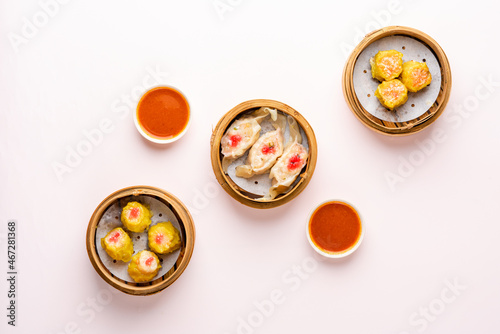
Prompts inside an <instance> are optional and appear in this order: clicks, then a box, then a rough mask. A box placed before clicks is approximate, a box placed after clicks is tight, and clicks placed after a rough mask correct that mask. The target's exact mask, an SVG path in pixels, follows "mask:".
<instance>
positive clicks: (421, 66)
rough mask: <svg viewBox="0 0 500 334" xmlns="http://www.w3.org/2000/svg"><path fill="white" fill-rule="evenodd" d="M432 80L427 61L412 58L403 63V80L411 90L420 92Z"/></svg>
mask: <svg viewBox="0 0 500 334" xmlns="http://www.w3.org/2000/svg"><path fill="white" fill-rule="evenodd" d="M431 81H432V76H431V72H429V68H428V67H427V64H426V63H420V62H418V61H413V60H410V61H407V62H405V63H404V64H403V72H402V73H401V82H402V83H403V84H404V85H405V86H406V88H407V89H408V90H409V91H410V92H413V93H415V92H418V91H419V90H421V89H422V88H424V87H426V86H428V85H429V84H430V83H431Z"/></svg>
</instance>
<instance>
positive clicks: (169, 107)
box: [137, 87, 190, 140]
mask: <svg viewBox="0 0 500 334" xmlns="http://www.w3.org/2000/svg"><path fill="white" fill-rule="evenodd" d="M189 116H190V112H189V104H188V102H187V100H186V98H185V97H184V95H182V93H181V92H179V91H178V90H176V89H174V88H171V87H157V88H153V89H151V90H149V91H147V92H146V93H145V94H144V95H143V96H142V98H141V100H140V101H139V103H138V105H137V122H138V123H139V126H140V127H141V129H142V131H143V132H144V133H146V134H147V135H148V136H149V137H151V138H153V139H159V140H169V139H173V138H176V137H177V136H179V135H181V134H183V132H184V131H185V129H186V128H187V125H188V123H189ZM148 139H149V138H148Z"/></svg>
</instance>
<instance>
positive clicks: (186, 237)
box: [86, 186, 195, 296]
mask: <svg viewBox="0 0 500 334" xmlns="http://www.w3.org/2000/svg"><path fill="white" fill-rule="evenodd" d="M140 197H141V198H145V197H147V198H148V199H149V198H150V199H151V200H157V201H159V202H161V205H165V206H166V208H168V209H169V210H170V211H171V212H172V213H173V215H174V217H175V218H176V220H177V222H178V223H179V227H180V228H179V233H180V235H181V248H180V252H179V255H178V258H177V260H176V261H175V263H174V264H173V266H172V267H171V268H170V269H169V270H168V271H167V272H166V273H164V274H163V275H162V276H160V277H156V278H154V280H152V281H150V282H144V283H135V282H133V281H132V280H125V279H123V278H119V277H118V276H117V275H114V274H113V273H111V271H110V269H109V268H108V267H107V266H106V265H105V261H103V259H101V257H100V256H99V252H98V249H97V245H99V244H100V240H98V237H97V230H98V225H99V222H100V221H101V218H102V217H103V215H104V213H105V212H106V211H107V210H108V208H110V207H111V206H113V205H116V204H117V203H118V204H119V205H120V206H121V207H123V206H124V205H126V202H128V201H134V200H136V199H138V198H140ZM115 218H117V217H115ZM194 241H195V227H194V223H193V219H192V217H191V215H190V214H189V211H188V210H187V208H186V207H185V206H184V204H182V202H181V201H180V200H179V199H177V198H176V197H175V196H173V195H172V194H170V193H168V192H166V191H164V190H162V189H159V188H154V187H149V186H135V187H128V188H124V189H121V190H118V191H116V192H114V193H112V194H111V195H109V196H108V197H107V198H106V199H104V200H103V201H102V202H101V203H100V204H99V205H98V207H97V208H96V210H95V211H94V213H93V214H92V217H91V218H90V222H89V225H88V228H87V240H86V246H87V253H88V256H89V259H90V262H91V263H92V266H93V267H94V269H95V270H96V271H97V273H98V274H99V276H101V277H102V279H104V280H105V281H106V282H107V283H108V284H110V285H111V286H112V287H114V288H116V289H118V290H120V291H122V292H124V293H127V294H131V295H142V296H145V295H151V294H154V293H157V292H160V291H162V290H163V289H165V288H167V287H168V286H170V285H171V284H172V283H173V282H174V281H175V280H177V278H179V276H180V275H181V274H182V273H183V272H184V270H185V269H186V267H187V265H188V264H189V261H190V259H191V255H192V254H193V249H194ZM174 260H175V259H174ZM123 265H124V266H125V265H126V264H123Z"/></svg>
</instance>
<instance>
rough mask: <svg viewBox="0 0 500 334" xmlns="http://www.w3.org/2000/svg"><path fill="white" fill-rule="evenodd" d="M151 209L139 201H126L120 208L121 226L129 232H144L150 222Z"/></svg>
mask: <svg viewBox="0 0 500 334" xmlns="http://www.w3.org/2000/svg"><path fill="white" fill-rule="evenodd" d="M151 216H152V214H151V211H149V208H148V207H147V206H145V205H143V204H141V203H139V202H128V203H127V205H126V206H125V207H124V208H123V210H122V215H121V221H122V223H123V226H125V228H126V229H127V230H129V231H131V232H138V233H140V232H144V230H146V229H147V228H148V226H149V225H150V224H151Z"/></svg>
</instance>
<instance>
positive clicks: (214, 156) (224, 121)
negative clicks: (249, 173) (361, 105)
mask: <svg viewBox="0 0 500 334" xmlns="http://www.w3.org/2000/svg"><path fill="white" fill-rule="evenodd" d="M261 107H269V108H272V109H277V110H278V111H280V112H282V113H283V114H285V115H288V116H291V117H293V118H294V119H295V120H296V121H297V123H298V125H299V126H300V128H301V130H302V131H303V134H305V136H306V137H307V145H308V147H309V148H308V154H309V157H308V160H307V163H306V165H305V166H304V167H303V168H302V170H301V172H300V174H299V175H298V177H297V179H296V180H295V182H294V183H293V184H292V186H291V188H290V189H289V190H288V191H287V192H285V193H283V194H280V195H278V196H277V197H276V198H274V199H268V200H263V199H262V197H263V196H262V195H258V194H255V193H252V192H250V191H247V190H245V189H243V188H242V187H240V186H238V185H237V184H236V183H235V182H234V181H233V180H232V179H231V177H230V176H229V175H228V173H226V172H224V170H223V168H222V158H223V155H222V153H221V139H222V137H223V136H224V134H225V133H226V130H227V129H228V127H229V126H230V125H231V124H232V123H233V121H235V120H236V119H237V118H238V117H240V116H243V115H245V114H248V113H251V112H253V111H255V110H258V109H259V108H261ZM210 146H211V151H210V157H211V161H212V169H213V171H214V174H215V177H216V178H217V181H218V182H219V184H220V185H221V186H222V188H223V189H224V190H225V191H226V192H227V193H228V194H229V195H230V196H231V197H233V198H234V199H235V200H237V201H238V202H240V203H242V204H244V205H247V206H250V207H253V208H257V209H269V208H274V207H277V206H280V205H283V204H285V203H287V202H289V201H291V200H292V199H294V198H295V197H297V196H298V195H299V194H300V193H301V192H302V191H303V190H304V188H305V187H306V186H307V184H308V183H309V181H310V180H311V177H312V175H313V173H314V169H315V167H316V160H317V152H318V151H317V143H316V137H315V135H314V132H313V130H312V128H311V126H310V125H309V123H308V122H307V121H306V119H305V118H304V117H303V116H302V115H301V114H299V113H298V112H297V111H296V110H294V109H293V108H292V107H290V106H288V105H286V104H284V103H281V102H278V101H274V100H266V99H258V100H250V101H246V102H243V103H240V104H239V105H237V106H236V107H234V108H233V109H231V110H230V111H229V112H228V113H226V114H225V115H224V116H223V117H222V118H221V119H220V121H219V123H218V124H217V126H216V127H215V129H214V130H213V132H212V137H211V140H210ZM265 175H268V173H267V174H265Z"/></svg>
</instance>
